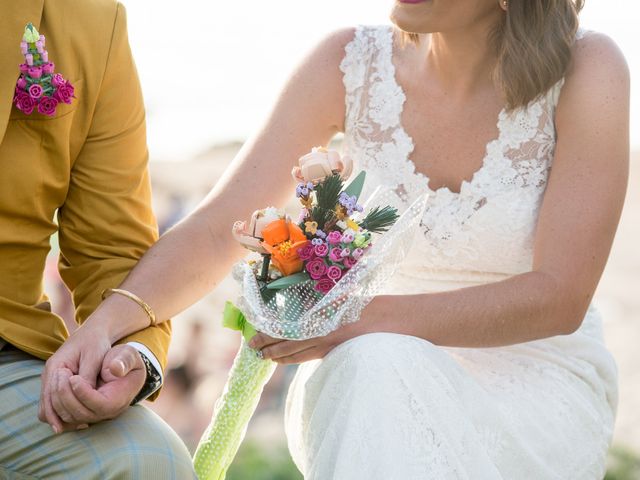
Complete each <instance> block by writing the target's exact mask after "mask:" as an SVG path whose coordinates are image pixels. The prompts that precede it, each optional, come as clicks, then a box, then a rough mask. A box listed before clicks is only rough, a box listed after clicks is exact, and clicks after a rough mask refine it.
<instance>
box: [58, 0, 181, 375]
mask: <svg viewBox="0 0 640 480" xmlns="http://www.w3.org/2000/svg"><path fill="white" fill-rule="evenodd" d="M147 162H148V151H147V143H146V126H145V111H144V104H143V100H142V92H141V89H140V83H139V80H138V75H137V72H136V68H135V64H134V62H133V58H132V55H131V50H130V47H129V41H128V38H127V27H126V15H125V11H124V7H123V6H122V5H120V4H118V5H117V9H116V16H115V21H114V27H113V34H112V39H111V47H110V51H109V55H108V59H107V62H106V67H104V76H103V80H102V83H101V85H100V87H99V91H98V96H97V100H96V102H95V109H94V114H93V117H92V121H91V125H90V127H89V131H88V134H87V138H86V139H85V141H84V145H83V146H82V149H81V150H80V152H79V154H78V156H77V158H76V159H75V162H74V164H73V167H72V170H71V178H70V186H69V191H68V194H67V198H66V200H65V202H64V204H63V205H62V206H61V207H60V209H59V210H58V224H59V237H60V251H61V255H60V262H59V268H60V274H61V276H62V279H63V281H64V282H65V284H66V285H67V287H68V288H69V290H71V292H72V294H73V299H74V303H75V305H76V319H77V321H78V322H79V323H82V322H83V321H84V320H85V319H86V318H87V317H88V316H89V315H90V314H91V312H93V310H94V309H95V308H96V307H97V306H98V304H99V303H100V301H101V293H102V291H103V290H104V289H106V288H111V287H117V286H118V285H119V284H120V283H121V282H122V281H123V280H124V278H125V277H126V275H127V273H128V272H129V271H130V270H131V269H132V268H133V267H134V266H135V264H136V262H137V261H138V259H139V258H140V257H141V256H142V255H143V254H144V252H145V251H146V250H147V249H148V248H149V247H150V246H151V245H152V244H153V243H154V242H155V241H156V240H157V237H158V233H157V224H156V220H155V217H154V215H153V212H152V210H151V187H150V182H149V173H148V169H147ZM123 321H126V319H123ZM170 334H171V325H170V322H168V321H167V322H164V323H161V324H160V325H159V326H156V327H151V328H147V329H145V330H141V331H140V332H137V333H135V334H133V335H131V336H129V337H126V338H124V339H122V340H121V343H124V342H128V341H135V342H139V343H142V344H143V345H146V346H147V347H148V348H149V349H150V350H151V351H152V352H153V354H154V355H155V356H156V357H157V359H158V360H159V361H160V364H161V365H162V368H163V369H164V368H165V365H166V360H167V351H168V347H169V341H170Z"/></svg>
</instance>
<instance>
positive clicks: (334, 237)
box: [327, 230, 342, 245]
mask: <svg viewBox="0 0 640 480" xmlns="http://www.w3.org/2000/svg"><path fill="white" fill-rule="evenodd" d="M340 240H342V234H341V233H340V232H339V231H338V230H334V231H333V232H331V233H330V234H329V235H327V241H328V242H329V243H330V244H331V245H337V244H338V243H340Z"/></svg>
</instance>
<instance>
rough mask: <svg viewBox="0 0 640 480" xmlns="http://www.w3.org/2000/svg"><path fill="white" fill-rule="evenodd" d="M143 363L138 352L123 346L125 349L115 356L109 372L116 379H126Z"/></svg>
mask: <svg viewBox="0 0 640 480" xmlns="http://www.w3.org/2000/svg"><path fill="white" fill-rule="evenodd" d="M140 362H141V358H140V354H139V353H138V351H137V350H136V349H135V348H133V347H131V346H129V345H126V346H123V348H121V349H119V351H118V353H117V354H116V355H114V357H113V358H112V359H111V362H110V363H109V370H110V371H111V374H112V375H113V376H115V377H124V376H126V375H127V374H128V373H129V372H130V371H131V370H134V369H135V368H136V367H138V366H139V365H137V364H138V363H140Z"/></svg>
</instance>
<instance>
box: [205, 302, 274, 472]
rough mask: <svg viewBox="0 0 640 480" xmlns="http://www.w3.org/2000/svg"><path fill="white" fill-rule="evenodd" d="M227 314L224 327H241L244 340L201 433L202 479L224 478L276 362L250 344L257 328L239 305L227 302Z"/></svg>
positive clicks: (238, 328)
mask: <svg viewBox="0 0 640 480" xmlns="http://www.w3.org/2000/svg"><path fill="white" fill-rule="evenodd" d="M224 316H225V321H224V323H225V326H228V327H231V328H235V329H237V330H241V331H242V332H243V339H242V343H241V345H240V350H239V351H238V354H237V355H236V358H235V360H234V362H233V366H232V367H231V371H230V372H229V378H228V380H227V384H226V385H225V388H224V391H223V393H222V396H221V397H220V398H219V399H218V401H217V402H216V406H215V409H214V413H213V417H212V419H211V423H210V424H209V427H208V428H207V430H206V431H205V432H204V434H203V435H202V438H201V439H200V443H199V444H198V449H197V450H196V453H195V456H194V459H193V463H194V467H195V470H196V474H197V475H198V478H199V479H200V480H223V479H224V478H225V475H226V474H227V469H228V468H229V466H230V465H231V462H232V461H233V459H234V457H235V455H236V453H237V451H238V448H239V447H240V443H241V442H242V440H243V438H244V436H245V433H246V431H247V425H248V424H249V420H250V419H251V416H252V415H253V412H254V411H255V409H256V407H257V406H258V401H259V400H260V396H261V394H262V390H263V388H264V386H265V385H266V384H267V382H268V381H269V379H270V378H271V376H272V375H273V372H274V371H275V369H276V365H277V364H276V363H275V362H273V361H271V360H261V359H259V358H258V357H257V356H256V351H255V350H253V349H252V348H251V347H249V345H247V340H249V339H250V338H251V337H252V336H253V335H254V334H255V330H253V328H252V327H251V325H249V324H248V323H246V321H245V319H244V315H243V314H242V312H240V310H238V309H237V307H235V306H234V305H233V304H231V303H230V302H227V305H226V307H225V314H224ZM231 323H235V325H232V324H231Z"/></svg>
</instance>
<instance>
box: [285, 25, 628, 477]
mask: <svg viewBox="0 0 640 480" xmlns="http://www.w3.org/2000/svg"><path fill="white" fill-rule="evenodd" d="M580 36H581V35H580ZM392 45H393V44H392V29H391V27H388V26H379V27H378V26H377V27H358V28H357V30H356V34H355V37H354V39H353V40H352V41H351V42H350V43H349V44H348V45H347V46H346V49H345V50H346V55H345V58H344V60H343V61H342V64H341V70H342V71H343V73H344V85H345V87H346V92H347V97H346V106H347V117H346V133H345V142H346V149H347V151H348V152H349V154H350V155H351V156H352V157H353V158H354V159H355V161H356V162H359V165H357V167H358V168H361V169H365V170H366V171H367V175H368V177H367V182H368V183H367V186H366V188H368V189H369V190H368V192H370V191H371V189H372V188H374V187H375V186H376V185H378V184H384V185H391V186H392V187H394V188H396V189H397V191H398V192H399V193H401V195H403V197H404V198H405V199H406V202H409V201H411V199H413V198H415V197H416V196H417V195H419V194H420V193H423V192H425V191H429V192H430V194H431V198H430V200H429V204H428V207H427V211H426V213H425V215H424V218H423V220H422V223H421V226H420V231H419V233H418V234H417V235H416V240H415V244H414V247H413V250H412V251H411V252H410V253H409V255H408V258H407V259H406V261H405V262H404V263H403V265H402V267H401V268H400V270H399V271H398V273H397V274H396V276H395V277H393V279H392V283H391V285H389V287H388V291H387V292H386V293H393V294H399V295H401V294H415V293H421V292H437V291H442V290H448V289H455V288H460V287H466V286H471V285H479V284H483V283H488V282H495V281H498V280H501V279H504V278H507V277H509V276H511V275H514V274H519V273H522V272H526V271H529V270H530V269H531V265H532V253H533V252H532V248H533V245H532V243H533V236H534V230H535V226H536V220H537V216H538V211H539V207H540V203H541V199H542V196H543V194H544V190H545V184H546V179H547V175H548V173H549V169H550V167H551V163H552V158H553V152H554V144H555V128H554V110H555V105H556V103H557V100H558V95H559V92H560V88H561V87H562V83H563V82H562V81H560V82H559V83H558V84H556V85H555V86H554V87H553V88H552V89H550V91H549V92H548V93H547V94H546V95H544V96H543V97H542V98H540V99H539V100H537V101H534V102H533V103H532V104H531V105H530V106H529V108H528V109H526V110H525V109H519V110H517V111H516V112H514V113H513V114H510V115H509V114H507V113H505V112H504V111H503V112H502V113H501V114H500V116H499V120H498V127H499V136H498V138H496V139H495V140H493V141H492V142H490V143H489V144H488V145H487V149H486V156H485V158H484V162H483V165H482V167H481V168H480V169H479V170H478V171H477V172H476V173H475V175H474V176H473V178H472V180H471V181H468V182H467V181H465V182H463V183H462V188H461V191H460V193H454V192H452V191H450V190H449V189H447V188H440V189H438V190H436V191H430V190H429V187H428V178H427V177H426V176H425V175H423V174H420V173H418V172H416V170H415V166H414V164H413V163H412V161H411V160H410V154H411V152H412V149H413V142H412V139H411V138H410V137H409V136H408V134H407V132H406V131H405V130H404V129H403V127H402V125H401V123H400V114H401V112H402V109H403V104H404V101H405V95H404V93H403V91H402V89H401V88H400V86H399V85H398V83H397V81H396V79H395V70H394V66H393V64H392V53H393V48H392ZM368 192H365V193H364V195H366V194H367V193H368ZM425 321H428V312H425ZM616 384H617V377H616V366H615V363H614V361H613V359H612V357H611V355H610V354H609V352H608V351H607V349H606V348H605V346H604V344H603V339H602V328H601V317H600V314H599V312H598V311H597V310H596V309H595V308H594V307H593V305H592V306H590V308H589V310H588V312H587V315H586V317H585V319H584V322H583V325H582V326H581V328H580V329H579V330H578V331H577V332H575V333H574V334H572V335H568V336H558V337H553V338H549V339H545V340H539V341H534V342H528V343H523V344H519V345H514V346H509V347H500V348H482V349H470V348H442V347H437V346H434V345H433V344H431V343H429V342H428V341H425V340H422V339H420V338H417V337H411V336H406V335H397V334H389V333H375V334H369V335H363V336H360V337H357V338H354V339H352V340H349V341H347V342H345V343H343V344H341V345H340V346H338V347H336V348H335V349H334V350H332V351H331V352H330V353H329V354H328V355H327V356H326V357H325V358H324V359H322V360H315V361H311V362H307V363H304V364H302V365H300V366H299V367H298V370H297V373H296V376H295V378H294V380H293V382H292V384H291V387H290V390H289V394H288V397H287V404H286V413H285V426H286V433H287V437H288V442H289V448H290V451H291V454H292V456H293V459H294V461H295V463H296V464H297V466H298V467H299V469H300V470H301V471H302V472H303V474H304V476H305V478H306V479H308V480H333V479H335V480H359V479H363V480H364V479H366V480H396V479H397V480H412V479H438V480H440V479H474V480H480V479H513V480H522V479H532V480H541V479H558V480H584V479H602V477H603V475H604V471H605V456H606V451H607V447H608V444H609V441H610V437H611V434H612V428H613V422H614V415H615V408H616V402H617V387H616Z"/></svg>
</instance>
